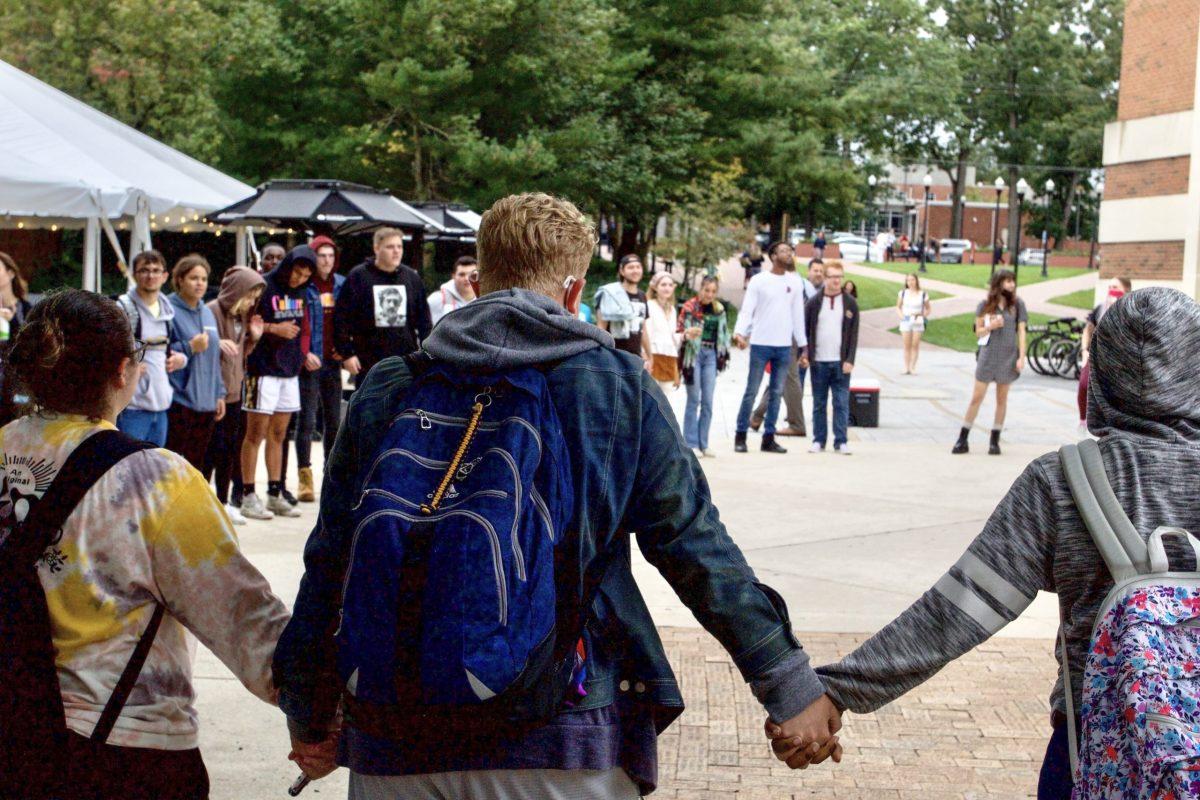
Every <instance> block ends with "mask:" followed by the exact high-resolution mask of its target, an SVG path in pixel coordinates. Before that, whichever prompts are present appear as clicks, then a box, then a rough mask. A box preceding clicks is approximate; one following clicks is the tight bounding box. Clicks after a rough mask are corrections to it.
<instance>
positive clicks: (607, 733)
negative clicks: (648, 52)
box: [274, 194, 838, 800]
mask: <svg viewBox="0 0 1200 800" xmlns="http://www.w3.org/2000/svg"><path fill="white" fill-rule="evenodd" d="M595 244H596V234H595V228H594V227H593V225H592V223H591V221H590V220H588V219H587V218H586V217H585V216H584V215H583V214H581V213H580V212H579V210H578V209H576V208H575V206H573V205H572V204H570V203H568V202H566V201H564V200H560V199H558V198H555V197H551V196H549V195H545V194H525V195H514V196H511V197H506V198H503V199H502V200H499V201H497V203H496V204H495V205H494V206H492V208H491V209H489V210H488V212H487V213H485V214H484V215H483V220H482V222H481V224H480V228H479V262H480V264H479V273H480V275H479V277H480V298H479V299H478V300H476V301H475V302H474V303H471V304H470V305H469V306H466V307H465V308H461V309H459V310H457V311H455V312H454V313H453V314H450V315H448V316H447V317H446V318H445V319H443V320H442V321H441V322H439V323H438V326H437V329H436V330H435V331H434V332H433V333H432V334H431V335H430V337H429V339H428V340H427V341H426V342H425V345H424V348H423V349H424V351H425V352H426V353H427V354H428V355H429V356H430V357H431V358H432V359H433V360H434V362H441V363H444V364H446V365H448V366H450V367H452V368H453V369H455V370H456V371H457V372H459V373H471V372H479V373H488V372H493V373H494V372H501V373H507V372H510V371H515V370H520V369H524V368H529V367H536V368H539V369H541V370H543V372H544V375H545V380H546V386H547V389H548V392H549V397H550V401H551V402H552V404H553V406H554V409H555V412H556V415H557V417H558V421H559V424H560V426H561V429H562V430H561V435H562V439H563V441H562V442H561V443H560V444H561V446H562V447H563V448H564V449H565V450H566V452H568V453H570V454H571V459H570V461H571V464H570V471H571V477H572V480H573V484H574V492H573V503H572V505H571V506H570V511H569V516H570V523H569V524H568V525H566V526H565V530H564V531H563V533H562V538H560V539H559V540H558V542H557V544H556V553H559V554H561V556H562V557H561V559H556V567H555V584H556V590H557V591H556V595H557V601H556V602H557V603H558V604H559V608H560V610H561V611H562V612H564V613H563V614H560V616H559V617H558V619H559V624H560V625H563V626H565V628H566V629H567V630H566V631H565V636H566V638H567V642H568V644H571V645H573V644H574V642H575V639H576V637H577V636H579V635H580V632H581V631H582V629H583V625H582V622H581V621H580V620H579V619H576V616H575V615H577V614H578V615H582V620H586V628H587V631H588V633H587V634H586V636H585V645H586V647H585V649H586V661H585V663H586V665H587V676H588V677H587V680H586V682H585V683H584V685H583V688H584V690H585V693H584V694H583V695H581V696H578V697H577V698H576V700H575V703H574V704H573V705H566V704H563V705H561V706H560V710H559V711H558V713H557V714H556V715H555V716H553V717H552V718H551V719H550V720H549V721H548V722H545V723H544V724H528V725H524V726H521V725H509V726H506V727H497V726H495V725H492V726H488V727H486V728H483V727H482V722H480V725H481V729H478V730H476V729H470V733H469V734H467V735H459V734H453V733H450V734H448V733H447V732H446V731H445V730H444V729H443V727H442V725H441V724H440V723H439V722H438V721H436V720H435V721H431V722H422V721H421V720H420V719H417V720H416V721H412V722H410V723H409V724H406V725H403V726H400V727H393V726H391V725H381V726H379V727H376V728H375V729H374V731H369V730H366V729H364V728H361V727H356V723H355V722H354V721H353V718H352V717H348V718H347V724H346V727H345V728H343V729H342V734H341V735H342V741H341V744H340V747H339V763H341V764H343V765H347V766H349V767H350V769H351V776H350V797H351V798H352V800H360V799H365V798H426V797H453V798H456V800H478V799H480V798H487V799H488V800H496V799H500V800H503V799H505V798H518V797H522V798H523V797H538V798H542V797H547V798H567V797H570V798H572V800H592V799H593V798H594V799H595V800H601V798H604V799H605V800H634V798H637V797H639V796H640V795H644V794H649V793H650V792H651V791H653V789H654V787H655V782H656V780H657V766H656V763H657V762H656V759H657V750H656V737H657V734H658V732H659V731H660V730H662V729H664V728H665V727H666V726H667V725H669V724H670V723H671V722H672V721H673V720H675V719H676V718H678V716H679V714H680V713H681V712H682V710H683V703H682V699H681V694H680V691H679V686H678V684H677V683H676V680H675V677H674V675H673V673H672V671H671V667H670V665H669V663H668V661H667V657H666V652H665V650H664V648H663V645H662V642H661V641H660V640H659V638H658V634H657V632H656V630H655V627H654V621H653V620H652V619H651V618H650V615H649V613H648V612H647V610H646V606H645V603H644V601H643V600H642V599H641V597H640V595H639V594H638V589H637V585H636V584H635V583H634V580H633V573H632V571H631V568H630V562H629V551H630V548H631V546H632V540H631V536H630V534H629V533H628V532H629V531H637V542H638V546H639V547H640V548H641V550H642V552H643V553H645V555H646V557H647V558H648V559H649V560H650V561H651V563H653V564H655V565H656V566H657V567H658V569H659V570H660V571H661V572H662V574H663V575H664V576H665V577H666V579H667V580H668V582H669V583H670V584H671V585H672V586H673V587H674V589H675V591H676V592H678V593H679V596H680V597H681V598H682V599H683V601H684V602H685V603H686V604H687V605H688V606H689V607H690V608H691V610H692V612H693V613H694V614H695V615H696V617H697V619H699V620H700V622H701V623H702V624H703V625H704V626H705V627H706V628H707V629H708V630H709V631H711V632H712V633H713V634H714V635H715V636H716V637H717V638H718V639H719V640H720V641H721V643H722V644H723V645H724V646H725V648H726V650H728V651H729V652H730V653H731V654H733V659H734V662H735V663H736V664H737V666H738V667H739V669H740V670H741V672H742V675H743V676H744V677H745V679H746V680H747V681H749V682H750V684H751V687H752V689H753V690H754V691H755V693H756V695H757V697H758V698H759V699H760V700H761V701H762V702H763V704H764V705H765V706H766V707H767V710H768V712H769V713H770V714H771V717H772V718H773V719H775V720H777V721H781V722H782V721H785V720H786V722H784V724H783V728H784V732H785V734H786V735H787V736H789V737H792V736H794V737H798V738H799V739H801V740H803V741H804V743H805V745H806V746H807V745H812V751H811V752H812V757H813V758H815V759H818V760H820V759H823V758H824V757H827V756H828V755H830V754H836V748H837V740H836V737H834V736H833V735H832V734H833V732H835V731H836V729H837V724H838V723H837V718H838V713H837V710H836V709H835V708H834V706H833V705H832V704H831V703H830V702H829V701H828V699H827V698H825V695H824V690H823V689H822V687H821V684H820V682H819V681H818V679H817V677H816V675H815V674H814V673H813V671H812V669H811V668H810V667H809V665H808V657H807V656H806V655H805V653H804V651H803V650H802V649H801V648H800V645H799V643H798V642H797V641H796V640H795V638H794V637H793V636H792V633H791V629H790V627H789V625H788V617H787V613H786V611H785V608H784V603H783V600H782V599H781V598H780V597H779V595H778V594H776V593H775V592H773V591H772V590H770V589H768V588H766V587H764V586H763V585H762V584H760V583H758V582H756V579H755V577H754V573H753V572H752V571H751V569H750V567H749V566H748V565H747V564H746V561H745V559H744V558H743V557H742V555H741V553H740V551H739V550H738V548H737V545H736V544H734V542H733V540H732V539H731V538H730V537H729V534H728V533H727V532H726V530H725V527H724V525H722V524H721V522H720V518H719V515H718V514H717V511H716V509H715V508H714V507H713V505H712V501H711V499H710V498H709V494H708V488H707V485H706V483H705V481H704V477H703V474H702V473H701V471H700V466H699V464H698V462H697V461H696V459H695V457H694V456H693V455H692V454H691V453H690V452H689V450H688V448H687V446H686V445H685V444H684V442H683V438H682V437H681V436H680V434H679V428H678V426H677V425H676V424H675V422H674V420H673V419H672V415H671V411H670V409H668V408H667V407H666V405H665V404H664V402H663V397H662V393H661V392H659V391H657V389H654V388H652V387H653V385H654V384H653V382H652V380H653V379H652V378H651V377H650V375H649V374H647V372H646V370H645V368H644V367H643V366H642V363H641V362H640V361H637V360H635V359H632V358H630V357H629V356H628V355H626V354H624V353H618V352H616V350H615V349H614V348H613V344H612V337H611V336H610V335H609V334H608V333H606V332H604V331H601V330H600V329H599V328H597V327H595V326H593V325H589V324H587V323H585V322H582V321H581V320H579V319H578V316H577V315H578V312H579V303H580V296H581V294H582V292H583V287H584V284H585V283H586V280H585V278H586V274H587V268H588V263H589V261H590V259H591V254H592V250H593V248H594V247H595ZM411 381H412V376H411V373H410V371H409V367H408V365H407V364H406V363H405V362H404V361H402V360H400V359H391V360H389V361H387V362H384V363H381V364H379V365H378V366H377V367H376V368H375V369H374V370H373V371H372V372H371V374H370V375H369V376H368V377H367V380H366V381H365V382H364V383H363V385H362V387H361V388H360V390H359V391H358V392H357V393H356V394H355V397H354V400H353V401H352V402H351V405H350V412H349V418H348V419H347V421H346V425H345V426H343V428H342V435H340V436H338V440H337V443H336V445H335V446H334V449H333V453H332V455H331V456H330V460H329V469H328V472H327V476H328V478H327V481H326V484H325V490H324V491H323V492H322V494H321V519H322V524H321V525H318V526H317V528H316V530H315V531H314V533H313V535H312V538H310V539H309V542H308V545H307V547H306V548H305V565H306V568H307V571H306V574H305V576H304V580H303V581H302V583H301V590H300V594H299V596H298V597H297V598H296V604H295V616H294V618H293V622H292V623H291V624H290V625H289V626H288V628H287V630H286V631H285V632H284V635H283V637H282V638H281V639H280V643H279V647H278V648H277V649H276V651H275V672H274V674H275V676H276V677H277V678H278V680H279V681H280V707H281V708H282V709H283V710H284V712H285V713H286V714H287V715H288V718H289V723H290V727H291V731H292V734H293V736H294V737H295V738H297V739H298V740H300V741H303V740H305V739H307V740H310V741H314V742H315V741H320V740H321V739H322V738H323V737H325V735H326V732H327V731H328V730H329V729H330V727H331V725H332V724H333V710H334V709H335V708H336V702H333V701H336V699H337V696H338V693H339V692H340V691H341V690H342V688H343V687H345V685H346V680H347V679H348V676H346V675H342V674H339V673H338V671H337V669H336V668H335V665H336V663H337V655H338V654H337V652H336V648H335V647H334V646H333V644H332V641H333V640H332V639H331V638H330V636H329V632H330V631H332V630H334V629H335V628H336V627H337V620H338V610H339V597H340V588H341V585H342V580H343V578H344V575H343V573H342V565H344V564H346V563H347V560H348V559H349V556H350V547H351V539H352V536H351V534H352V533H353V530H354V525H355V522H354V514H353V512H352V509H353V507H354V505H355V503H356V502H357V500H358V489H359V487H358V485H357V480H356V476H358V475H360V474H361V472H362V470H363V469H364V467H366V466H367V465H369V463H370V460H371V459H373V457H374V456H375V449H376V447H377V443H378V441H379V440H380V438H381V437H382V435H383V432H384V431H385V430H386V429H387V428H388V426H389V425H390V424H391V422H392V420H393V419H394V418H395V416H396V415H397V414H398V413H400V412H402V411H403V410H404V409H405V408H406V402H407V398H406V394H407V393H408V390H409V387H410V385H411ZM464 401H465V402H468V403H469V402H470V401H471V397H469V396H467V397H464ZM356 568H357V567H356ZM379 568H380V569H386V568H387V567H385V566H384V565H382V564H381V565H379ZM601 574H603V587H602V588H601V590H600V592H599V594H598V595H596V597H595V602H593V603H588V597H590V595H585V590H584V586H585V585H586V584H587V583H588V581H585V580H582V578H583V576H593V575H594V576H597V577H599V576H600V575H601ZM372 669H374V667H372ZM366 672H367V670H365V669H364V670H363V672H361V673H359V674H360V675H362V674H366ZM387 679H388V680H394V679H392V678H390V677H389V678H387ZM547 680H549V678H544V679H543V683H542V684H539V685H538V686H539V688H542V687H545V688H546V690H547V691H550V689H551V687H550V686H547V685H546V683H545V682H544V681H547ZM356 690H357V691H359V692H360V693H361V692H362V691H363V683H362V680H361V679H360V680H359V681H358V682H357V684H356ZM354 704H355V705H357V706H359V707H362V706H363V705H367V704H364V703H362V702H360V701H355V703H354ZM476 709H477V707H466V706H464V707H462V709H461V715H462V717H463V718H464V719H465V720H468V721H473V720H475V719H476V715H474V714H473V712H474V711H475V710H476ZM368 710H369V712H370V713H369V714H367V715H366V716H364V717H359V719H360V720H364V721H363V722H362V723H360V724H363V725H367V726H369V725H370V722H368V721H367V720H371V719H373V720H375V721H379V722H386V721H387V720H388V719H389V714H392V713H398V714H399V715H400V716H401V718H406V719H409V720H412V717H411V716H408V717H405V715H404V711H403V710H402V709H397V710H395V711H393V710H392V709H391V707H388V706H380V705H377V704H375V705H373V707H372V708H370V709H368ZM808 752H809V751H807V750H806V751H805V753H808ZM808 761H809V756H808V755H803V756H801V757H800V758H797V759H795V761H794V762H793V763H794V764H795V765H797V766H798V765H799V764H800V763H801V762H803V763H808Z"/></svg>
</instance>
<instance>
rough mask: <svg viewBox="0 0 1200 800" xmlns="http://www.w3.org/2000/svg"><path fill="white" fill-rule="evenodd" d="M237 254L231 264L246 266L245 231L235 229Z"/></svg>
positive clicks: (243, 229)
mask: <svg viewBox="0 0 1200 800" xmlns="http://www.w3.org/2000/svg"><path fill="white" fill-rule="evenodd" d="M236 236H237V253H236V254H235V255H234V257H233V263H235V264H241V265H242V266H246V265H247V261H246V229H245V228H237V232H236Z"/></svg>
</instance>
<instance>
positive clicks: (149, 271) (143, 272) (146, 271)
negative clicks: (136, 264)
mask: <svg viewBox="0 0 1200 800" xmlns="http://www.w3.org/2000/svg"><path fill="white" fill-rule="evenodd" d="M133 274H134V275H155V276H157V275H166V274H167V271H166V270H165V269H149V268H146V269H139V270H136V271H135V272H134V273H133Z"/></svg>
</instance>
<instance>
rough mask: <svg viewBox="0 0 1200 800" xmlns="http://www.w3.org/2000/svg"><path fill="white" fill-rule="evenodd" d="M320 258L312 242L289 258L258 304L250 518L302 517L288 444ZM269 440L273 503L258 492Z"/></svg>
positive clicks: (249, 416)
mask: <svg viewBox="0 0 1200 800" xmlns="http://www.w3.org/2000/svg"><path fill="white" fill-rule="evenodd" d="M316 268H317V256H316V254H315V253H314V252H313V251H312V248H310V247H309V246H308V245H306V244H302V245H300V246H299V247H296V248H294V249H293V250H292V251H291V252H290V253H288V254H287V255H286V256H284V257H283V261H280V262H279V266H278V267H276V268H275V269H274V270H273V271H272V272H271V274H269V275H267V277H266V281H267V284H266V288H265V289H264V291H263V295H262V299H261V300H260V301H259V303H258V313H259V314H260V315H261V316H262V319H263V337H262V339H260V340H259V342H258V345H257V346H256V347H255V348H254V350H253V351H252V352H251V353H250V356H249V358H247V359H246V381H245V387H246V388H245V391H244V392H243V394H242V405H243V407H244V408H245V411H246V437H245V440H244V441H243V442H242V481H243V484H242V487H243V495H242V515H243V516H245V517H248V518H250V519H271V518H272V517H273V516H275V515H278V516H281V517H298V516H300V512H299V511H297V510H296V509H295V508H294V507H293V506H292V504H291V503H289V502H288V501H287V500H285V499H284V498H283V496H282V492H283V448H284V445H286V444H287V428H288V422H289V421H290V420H291V418H292V414H294V413H296V412H297V411H299V410H300V370H301V369H303V367H304V362H305V360H306V359H307V357H308V354H309V347H310V340H311V336H312V333H311V327H310V326H311V320H310V317H309V314H308V283H309V279H310V278H311V276H312V273H313V271H314V270H316ZM264 439H265V440H266V442H267V447H266V461H267V480H268V484H267V502H266V505H265V506H264V505H263V501H262V499H261V498H259V496H258V495H257V494H256V493H255V490H254V474H255V471H256V469H257V466H258V450H259V446H260V445H262V443H263V440H264Z"/></svg>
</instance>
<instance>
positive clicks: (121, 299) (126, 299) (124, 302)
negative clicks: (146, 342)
mask: <svg viewBox="0 0 1200 800" xmlns="http://www.w3.org/2000/svg"><path fill="white" fill-rule="evenodd" d="M117 305H119V306H120V307H121V310H122V311H124V312H125V318H126V319H127V320H129V330H130V331H131V332H132V333H133V338H134V339H138V340H139V341H140V340H141V338H142V315H141V313H140V312H139V311H138V309H137V305H136V304H135V303H134V302H133V298H132V297H130V296H129V293H128V292H126V293H125V294H119V295H117Z"/></svg>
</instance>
